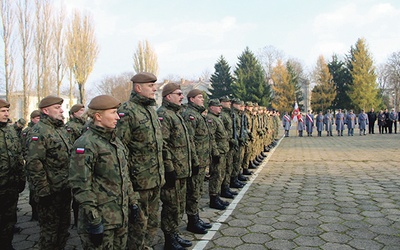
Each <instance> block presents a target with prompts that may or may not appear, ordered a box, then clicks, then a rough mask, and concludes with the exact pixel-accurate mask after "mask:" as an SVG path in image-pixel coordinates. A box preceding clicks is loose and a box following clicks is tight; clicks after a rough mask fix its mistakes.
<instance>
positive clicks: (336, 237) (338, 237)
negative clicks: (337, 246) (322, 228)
mask: <svg viewBox="0 0 400 250" xmlns="http://www.w3.org/2000/svg"><path fill="white" fill-rule="evenodd" d="M320 237H321V238H322V239H324V240H325V241H326V242H333V243H342V244H344V243H347V242H348V241H350V240H351V239H352V238H351V237H349V236H347V235H346V234H343V233H337V232H328V233H324V234H322V235H320Z"/></svg>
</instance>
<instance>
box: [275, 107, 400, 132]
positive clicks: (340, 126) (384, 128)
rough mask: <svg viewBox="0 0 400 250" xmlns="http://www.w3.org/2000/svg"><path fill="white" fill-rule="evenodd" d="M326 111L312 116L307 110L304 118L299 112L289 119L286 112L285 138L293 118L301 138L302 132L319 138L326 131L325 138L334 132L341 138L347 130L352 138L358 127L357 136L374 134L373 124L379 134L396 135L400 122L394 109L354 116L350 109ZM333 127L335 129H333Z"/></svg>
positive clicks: (284, 122) (284, 119)
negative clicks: (314, 133) (315, 133)
mask: <svg viewBox="0 0 400 250" xmlns="http://www.w3.org/2000/svg"><path fill="white" fill-rule="evenodd" d="M331 112H332V111H331V110H327V111H326V113H325V114H323V113H322V111H320V112H319V113H318V114H313V113H312V112H311V111H310V110H308V112H307V114H306V115H305V116H304V115H303V114H302V113H301V112H300V113H299V114H296V115H295V116H293V117H291V116H290V115H289V114H288V113H287V112H285V114H284V115H283V117H282V126H283V128H284V130H285V136H286V137H288V136H289V131H290V129H291V126H292V122H293V120H294V119H293V118H295V121H296V122H297V124H296V126H297V127H296V131H297V135H298V136H299V137H303V131H304V130H305V131H306V132H307V136H313V132H314V130H316V131H317V136H318V137H321V136H322V133H323V131H326V135H327V136H333V132H332V131H334V130H336V133H337V136H343V131H344V130H346V128H347V135H348V136H354V129H355V128H356V126H357V125H358V128H359V135H360V136H364V135H367V128H368V134H375V124H377V125H378V131H379V134H387V133H389V134H392V133H395V134H397V123H398V122H400V118H399V116H400V112H399V113H398V112H396V111H395V110H394V108H393V109H392V110H391V111H390V112H389V111H388V109H385V110H380V111H379V112H378V113H376V112H375V110H374V109H373V108H372V109H371V110H370V111H369V112H368V113H366V112H365V110H361V112H360V113H359V114H358V115H356V114H355V113H354V111H353V110H352V109H350V110H349V111H348V112H343V111H342V109H339V110H337V112H336V113H331ZM334 126H335V128H334Z"/></svg>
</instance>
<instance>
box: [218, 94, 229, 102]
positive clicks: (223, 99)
mask: <svg viewBox="0 0 400 250" xmlns="http://www.w3.org/2000/svg"><path fill="white" fill-rule="evenodd" d="M219 101H220V102H230V101H231V99H230V98H229V96H227V95H226V96H223V97H220V98H219Z"/></svg>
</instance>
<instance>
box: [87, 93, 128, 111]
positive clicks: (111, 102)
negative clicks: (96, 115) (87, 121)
mask: <svg viewBox="0 0 400 250" xmlns="http://www.w3.org/2000/svg"><path fill="white" fill-rule="evenodd" d="M119 105H121V102H120V101H119V100H118V99H116V98H114V97H112V96H110V95H99V96H96V97H95V98H93V99H92V100H91V101H90V103H89V105H88V107H89V108H90V109H97V110H106V109H115V108H118V107H119Z"/></svg>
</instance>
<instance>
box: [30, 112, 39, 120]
mask: <svg viewBox="0 0 400 250" xmlns="http://www.w3.org/2000/svg"><path fill="white" fill-rule="evenodd" d="M38 116H40V111H39V110H34V111H32V113H31V119H32V118H35V117H38Z"/></svg>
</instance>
